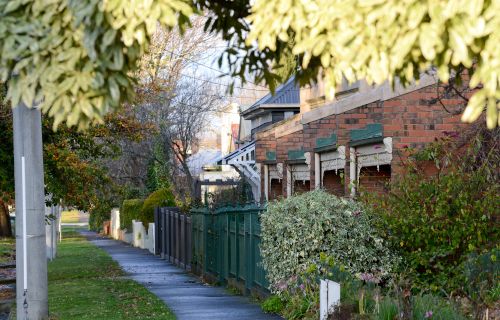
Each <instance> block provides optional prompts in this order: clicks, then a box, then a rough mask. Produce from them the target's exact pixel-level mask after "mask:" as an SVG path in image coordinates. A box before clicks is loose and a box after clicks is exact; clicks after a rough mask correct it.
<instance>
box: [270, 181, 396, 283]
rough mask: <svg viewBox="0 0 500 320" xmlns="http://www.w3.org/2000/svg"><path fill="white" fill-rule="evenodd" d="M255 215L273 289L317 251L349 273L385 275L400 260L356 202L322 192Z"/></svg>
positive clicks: (302, 268) (315, 258)
mask: <svg viewBox="0 0 500 320" xmlns="http://www.w3.org/2000/svg"><path fill="white" fill-rule="evenodd" d="M260 218H261V254H262V259H263V260H262V263H263V265H264V268H265V269H266V272H267V276H268V278H269V281H270V283H271V285H272V286H273V289H274V290H279V288H278V284H279V282H280V281H283V280H284V281H286V280H288V279H289V278H290V277H292V276H294V275H298V274H300V273H301V272H304V271H305V270H306V268H308V267H310V266H311V265H314V264H318V263H319V259H320V255H322V254H323V255H324V254H326V255H328V256H332V257H333V258H334V259H335V261H336V262H338V263H339V264H341V265H343V266H345V267H346V268H347V270H348V271H349V272H351V273H352V274H354V273H357V272H373V273H376V274H377V275H379V276H383V277H387V276H388V275H389V273H391V272H392V271H393V269H394V268H395V266H396V265H397V264H398V262H399V258H398V257H397V256H395V255H394V254H392V253H391V252H390V250H389V249H388V247H387V245H386V242H385V241H384V240H382V238H381V237H380V235H379V234H378V232H377V230H376V229H375V228H374V223H373V219H372V217H371V216H370V215H369V214H368V213H367V212H365V209H364V208H363V206H362V205H361V204H360V203H357V202H354V201H352V200H346V199H342V198H338V197H336V196H334V195H330V194H328V193H326V192H324V191H321V190H316V191H311V192H308V193H304V194H302V195H296V196H293V197H290V198H287V199H284V200H281V201H279V202H272V203H270V204H269V206H268V209H267V211H266V212H264V213H262V214H261V216H260Z"/></svg>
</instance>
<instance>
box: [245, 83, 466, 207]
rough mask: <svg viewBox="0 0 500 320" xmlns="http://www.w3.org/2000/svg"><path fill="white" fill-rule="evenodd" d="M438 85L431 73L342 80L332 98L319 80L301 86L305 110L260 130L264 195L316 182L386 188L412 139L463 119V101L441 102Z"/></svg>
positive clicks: (418, 141) (344, 190)
mask: <svg viewBox="0 0 500 320" xmlns="http://www.w3.org/2000/svg"><path fill="white" fill-rule="evenodd" d="M437 86H438V84H437V83H436V80H435V78H434V77H433V76H431V75H427V74H425V75H423V76H422V77H421V79H420V81H419V83H418V84H415V85H413V86H411V87H407V88H403V87H402V86H400V85H396V86H395V88H394V89H392V88H391V86H390V85H388V84H384V85H380V86H369V85H368V84H366V83H365V82H363V81H359V82H358V83H355V84H354V85H350V86H349V85H348V84H346V83H345V84H343V86H341V87H340V88H338V90H337V91H338V93H337V96H336V99H335V100H334V101H328V102H326V101H325V99H324V94H323V89H322V84H321V83H319V84H318V85H317V86H315V87H312V88H307V89H302V90H301V91H300V113H298V114H296V115H294V116H291V117H289V118H288V119H285V120H283V121H279V122H277V123H274V124H271V125H269V126H266V127H265V128H262V129H261V130H259V131H258V132H256V133H255V139H254V141H253V143H255V168H256V170H257V171H258V172H259V171H260V183H261V188H260V192H261V200H262V201H266V200H272V199H275V198H277V197H286V196H289V195H291V194H294V193H296V192H304V191H309V190H313V189H315V188H324V189H326V190H327V191H329V192H332V193H334V194H337V195H339V196H349V195H350V196H354V195H355V194H356V192H359V190H366V191H369V192H383V190H384V186H385V185H386V183H387V182H389V181H390V180H391V179H394V178H396V177H397V176H398V175H399V174H401V172H402V171H401V169H402V163H401V160H402V158H403V157H404V154H405V152H404V150H405V148H406V147H407V146H409V147H413V148H419V147H422V146H423V145H425V144H426V143H428V142H432V141H434V139H435V138H437V137H441V136H443V134H444V133H445V132H446V131H458V130H460V129H461V128H463V126H465V125H466V124H463V123H461V121H460V114H459V113H460V112H459V111H460V110H459V109H460V108H461V107H462V106H463V101H461V100H459V99H457V98H455V97H449V98H447V99H445V100H442V102H443V103H444V104H445V105H446V109H445V108H443V106H442V105H441V104H438V103H437V102H436V100H435V98H436V96H437V89H438V87H437ZM433 100H434V101H433ZM450 111H452V112H450ZM453 111H456V112H453Z"/></svg>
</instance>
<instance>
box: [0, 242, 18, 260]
mask: <svg viewBox="0 0 500 320" xmlns="http://www.w3.org/2000/svg"><path fill="white" fill-rule="evenodd" d="M15 250H16V239H14V238H0V263H6V262H11V261H14V259H15V258H14V253H15Z"/></svg>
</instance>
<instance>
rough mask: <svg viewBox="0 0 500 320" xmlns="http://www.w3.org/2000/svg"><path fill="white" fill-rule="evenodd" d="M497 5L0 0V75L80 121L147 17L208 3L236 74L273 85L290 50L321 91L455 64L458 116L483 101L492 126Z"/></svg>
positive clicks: (110, 86) (12, 94) (117, 90)
mask: <svg viewBox="0 0 500 320" xmlns="http://www.w3.org/2000/svg"><path fill="white" fill-rule="evenodd" d="M499 11H500V2H499V1H468V0H458V1H456V0H441V1H426V2H422V1H419V0H410V1H409V2H408V1H401V0H391V1H381V0H370V1H365V0H363V1H361V0H353V1H340V0H339V1H334V2H328V1H327V2H325V1H319V0H311V1H307V2H292V1H290V0H281V1H266V0H257V1H254V2H252V1H249V0H240V1H231V0H219V1H210V0H195V1H193V2H189V1H184V0H160V1H133V2H130V1H124V0H112V1H111V0H110V1H103V2H99V1H63V0H55V1H51V2H48V3H43V4H41V3H40V2H38V1H34V0H31V1H23V0H14V1H7V0H1V1H0V12H2V14H1V19H0V39H1V40H2V41H1V42H0V75H1V78H2V79H3V80H8V81H9V94H8V95H9V98H10V99H12V101H13V103H14V105H17V104H18V102H20V101H23V102H24V103H25V104H26V105H28V106H31V105H33V102H34V101H37V102H39V103H40V107H41V108H42V110H43V112H45V113H47V114H49V115H50V116H51V117H53V118H54V126H55V127H57V126H58V125H59V124H61V123H62V122H64V121H66V124H67V125H69V126H73V125H77V126H78V127H79V128H85V127H87V126H88V125H89V124H90V123H91V122H93V121H100V122H102V121H103V117H104V115H105V114H106V113H108V112H110V111H111V110H114V109H116V108H117V107H118V106H119V105H120V103H121V102H123V101H124V100H127V99H130V98H131V97H132V95H133V81H132V78H131V74H132V72H133V71H134V70H136V68H137V61H138V60H139V59H140V57H141V56H142V54H143V53H145V52H146V51H147V50H148V48H149V44H150V42H151V38H152V36H153V35H154V34H155V32H156V30H157V27H158V25H160V26H163V27H166V28H173V27H178V28H180V30H181V31H183V30H185V28H186V27H187V26H188V25H189V23H190V17H191V16H192V15H193V14H195V13H207V14H208V19H207V22H206V30H208V31H210V32H213V33H218V34H220V36H221V38H222V39H223V40H225V41H228V44H229V48H228V49H227V50H226V51H225V54H224V55H222V56H221V61H220V63H221V64H222V61H223V60H224V59H226V60H227V61H228V63H227V65H228V66H230V67H231V74H232V75H235V76H238V77H239V78H245V77H248V75H249V74H251V75H253V76H254V77H255V79H256V80H257V81H266V83H268V84H269V85H270V87H271V89H273V88H274V86H275V84H276V83H277V82H276V81H275V80H276V79H277V78H279V76H278V75H277V74H276V72H274V69H273V68H272V66H274V67H276V66H277V65H279V61H280V57H281V56H283V55H284V54H287V53H290V52H291V53H292V54H294V55H296V56H298V60H299V62H300V64H301V66H302V68H301V69H300V70H299V72H298V73H297V79H298V80H299V81H300V82H301V83H302V84H304V83H312V82H315V81H316V80H317V79H318V77H319V76H321V77H323V78H324V79H325V85H326V87H327V90H326V92H327V95H328V96H329V97H332V96H333V95H334V93H335V87H336V85H337V84H338V83H340V81H342V79H343V78H347V79H348V80H349V81H351V82H352V81H355V80H358V79H366V80H367V81H368V82H369V83H382V82H383V81H386V80H389V81H390V82H392V83H395V81H400V82H401V83H402V84H404V85H408V84H410V83H412V82H413V81H414V80H418V78H419V76H420V74H421V73H422V72H425V71H426V70H429V69H430V68H431V67H435V68H436V69H437V75H438V77H439V79H440V80H441V81H443V82H448V80H449V78H450V77H452V76H453V75H454V73H455V72H456V71H457V70H459V69H461V68H466V69H468V70H469V75H470V82H469V86H470V87H471V88H473V89H475V91H474V92H473V94H472V97H471V99H470V100H469V101H468V105H467V108H466V109H465V111H464V113H463V117H462V118H463V120H464V121H468V122H471V121H474V120H476V119H477V118H478V117H479V116H480V115H481V114H482V113H483V111H484V110H486V120H487V124H488V127H489V128H494V127H496V126H498V119H499V117H498V112H499V107H500V102H499V96H500V85H499V82H500V60H499V59H500V51H499V50H500V47H499V46H498V45H497V44H498V43H499V42H500V34H499V33H498V32H497V31H498V30H499V29H500V16H499V15H498V14H497V13H498V12H499ZM325 17H328V18H326V19H325ZM158 22H160V23H159V24H158ZM291 40H293V41H291ZM14 75H15V76H14Z"/></svg>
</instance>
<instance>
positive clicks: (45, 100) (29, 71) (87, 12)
mask: <svg viewBox="0 0 500 320" xmlns="http://www.w3.org/2000/svg"><path fill="white" fill-rule="evenodd" d="M0 12H2V13H3V15H2V18H1V19H0V75H1V77H2V80H4V81H5V80H7V79H8V80H9V83H8V85H9V93H8V97H9V98H10V99H11V101H12V103H13V105H17V104H18V103H19V102H21V101H22V102H24V103H25V104H26V105H28V106H34V105H39V106H40V107H41V109H42V110H43V112H44V113H46V114H49V115H50V116H52V117H54V127H57V126H59V124H60V123H62V122H66V124H67V125H69V126H77V127H78V128H79V129H84V128H87V127H88V126H89V125H90V124H91V123H93V122H102V119H103V117H104V115H105V114H106V113H107V112H110V111H112V110H114V109H116V108H117V107H118V106H119V105H120V103H122V102H123V101H125V100H127V99H130V98H131V97H132V93H133V87H132V83H133V82H132V81H130V80H129V74H131V73H132V72H133V71H134V70H135V69H136V65H137V64H136V62H137V59H139V57H140V54H141V53H143V52H144V51H145V50H147V48H148V45H149V38H150V36H151V35H152V33H154V32H155V31H156V26H157V21H158V20H160V22H162V23H163V24H164V25H166V26H167V27H174V26H176V25H178V24H179V23H180V24H186V23H188V19H187V17H188V16H189V15H191V14H192V12H193V10H192V9H191V7H190V5H188V3H187V2H186V1H184V0H161V1H126V0H109V1H95V0H85V1H80V0H51V1H44V2H43V5H42V4H41V2H39V1H35V0H23V1H21V0H15V1H8V0H0ZM179 21H180V22H179Z"/></svg>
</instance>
